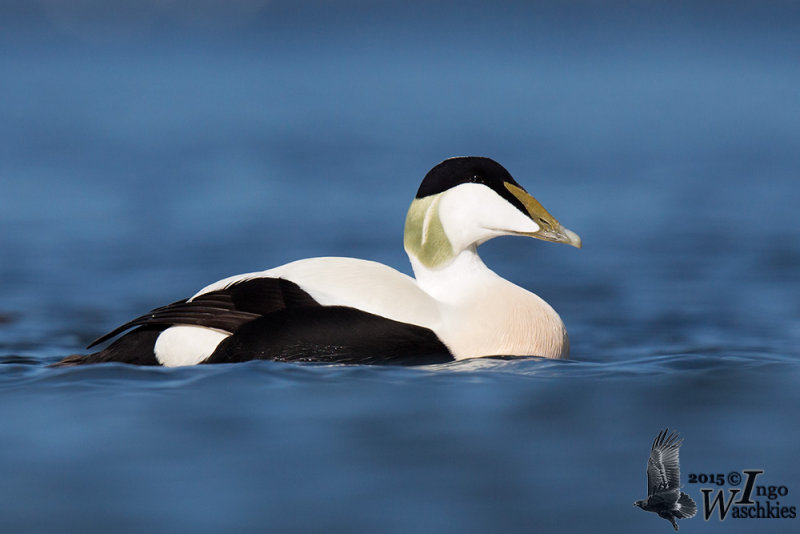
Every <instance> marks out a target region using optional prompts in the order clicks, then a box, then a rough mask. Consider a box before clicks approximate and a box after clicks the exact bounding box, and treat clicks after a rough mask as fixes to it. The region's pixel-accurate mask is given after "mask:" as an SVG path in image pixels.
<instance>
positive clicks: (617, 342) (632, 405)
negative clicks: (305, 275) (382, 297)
mask: <svg viewBox="0 0 800 534" xmlns="http://www.w3.org/2000/svg"><path fill="white" fill-rule="evenodd" d="M95 4H96V6H98V7H96V8H94V7H92V6H95ZM108 5H111V4H103V6H106V7H103V6H100V4H99V3H93V2H73V3H70V5H69V6H67V5H66V4H64V5H63V6H62V5H60V4H59V3H57V2H44V1H42V2H39V3H37V4H30V5H28V6H27V7H26V6H19V7H16V8H12V7H10V6H5V5H4V6H2V7H0V15H3V19H4V20H5V21H13V22H14V23H13V24H10V23H9V24H7V27H6V30H4V32H2V33H0V43H2V44H3V48H4V54H2V56H0V67H1V68H2V71H3V72H4V76H3V83H2V84H0V112H2V115H3V125H4V128H0V177H2V185H3V194H2V195H0V295H2V296H1V297H0V397H1V398H0V421H3V432H0V450H2V451H4V452H3V454H2V456H0V464H2V466H3V477H1V478H0V480H2V482H0V488H2V494H3V495H4V497H5V498H4V501H3V504H1V505H0V528H1V529H2V530H3V531H4V532H6V531H8V532H54V531H59V532H66V531H74V532H106V531H109V530H112V529H113V530H114V531H119V530H130V531H142V530H145V529H148V530H154V529H155V530H186V531H193V532H219V531H239V532H250V531H252V532H263V531H264V530H270V531H281V532H287V531H317V530H323V529H324V530H325V531H328V532H331V531H333V532H337V531H338V532H353V531H369V532H374V531H381V532H387V531H388V532H392V531H396V532H409V531H433V530H437V531H459V532H487V531H509V532H518V531H526V530H541V531H566V530H570V531H573V530H574V531H588V530H590V529H591V530H592V531H600V532H604V531H608V532H618V531H628V530H631V531H633V530H636V531H645V530H646V529H648V528H664V527H665V525H661V526H660V527H659V526H658V525H659V522H660V521H661V520H660V519H658V518H652V517H649V516H646V515H645V514H641V513H636V512H637V511H636V510H635V509H633V508H632V507H631V503H632V502H633V500H635V499H638V498H641V493H642V489H643V488H644V487H645V481H644V466H645V463H646V459H647V454H648V447H649V444H650V442H651V441H652V438H653V436H654V435H655V434H656V433H657V432H658V430H660V429H661V428H663V427H665V426H670V427H674V428H676V429H678V430H679V431H680V432H681V434H682V435H683V436H684V438H685V442H684V446H683V448H682V450H681V459H682V468H683V472H684V473H689V472H691V471H692V470H713V471H717V470H719V471H722V472H728V471H731V470H735V469H742V468H750V467H759V468H762V467H763V468H764V469H766V470H767V473H770V474H771V475H772V476H773V478H772V479H771V480H773V481H774V482H775V483H782V484H786V485H787V486H788V487H789V489H790V492H791V493H790V494H789V496H788V497H787V499H788V501H791V502H788V501H787V503H786V504H787V505H800V502H798V501H792V499H793V498H794V497H793V496H794V495H795V491H796V488H795V486H796V483H794V482H793V481H797V480H800V476H798V475H800V472H798V467H797V464H796V461H795V455H796V450H797V444H798V437H799V436H798V432H797V430H796V427H797V425H796V424H795V419H796V414H795V413H794V407H795V406H797V404H798V400H799V399H798V394H797V391H798V388H797V387H796V385H797V383H798V379H800V376H799V375H800V373H799V372H798V356H800V351H799V350H798V348H797V347H798V346H800V304H798V302H800V301H798V299H797V297H796V296H797V295H798V294H800V291H799V290H800V234H799V232H800V230H798V225H797V215H796V209H795V202H794V201H793V199H795V198H797V197H798V182H797V170H798V169H800V150H798V148H800V134H798V130H797V127H796V126H797V124H800V106H798V105H797V102H796V87H797V86H798V83H800V71H799V70H798V67H797V61H796V58H797V57H798V54H799V53H800V40H798V39H797V32H796V27H797V21H798V13H797V10H796V9H795V8H794V7H792V6H790V5H783V4H780V3H758V4H748V5H744V4H743V5H738V6H727V7H726V10H725V11H724V12H722V11H721V10H720V9H719V8H718V6H716V5H715V4H713V3H704V2H700V3H695V4H692V6H683V7H675V6H673V5H672V4H664V5H663V6H656V5H652V4H649V5H648V9H644V8H640V7H636V6H629V5H623V4H619V5H617V4H609V5H607V6H604V7H603V8H602V9H601V8H599V7H597V6H594V5H591V4H590V3H585V4H584V3H580V2H579V3H577V4H570V7H569V8H567V7H564V5H562V4H560V3H553V4H548V3H537V4H536V5H530V4H529V3H522V2H519V3H518V2H508V3H502V4H501V5H499V6H497V7H495V8H492V9H488V8H486V6H478V5H474V6H473V5H459V6H458V9H456V8H455V7H454V6H453V5H449V4H448V3H447V2H443V3H436V2H434V3H424V4H422V3H420V4H410V5H408V4H406V3H404V4H402V6H400V5H399V4H398V5H394V4H392V3H384V4H381V5H380V6H366V5H361V4H357V5H356V4H353V5H350V4H349V3H336V4H331V3H328V2H310V3H304V4H302V5H299V6H298V5H295V4H291V3H283V2H280V1H277V0H275V1H272V2H255V1H253V2H248V1H240V2H235V3H228V4H226V6H225V7H224V9H223V7H221V6H222V4H218V3H208V2H203V3H199V4H197V3H193V8H192V11H191V13H190V15H191V16H189V15H182V16H178V15H176V13H184V14H186V13H188V12H186V11H181V10H182V9H183V6H185V3H183V2H167V3H163V2H162V3H158V2H140V3H139V4H137V5H136V6H133V5H131V6H129V7H126V9H128V10H134V12H132V13H129V12H128V11H123V10H122V7H119V8H117V7H114V8H108V7H107V6H108ZM113 5H114V6H116V3H115V4H113ZM79 9H86V10H88V11H86V12H82V13H79V12H78V10H79ZM92 9H100V10H101V11H100V12H97V11H92ZM103 9H105V10H106V11H107V13H105V14H103V12H102V10H103ZM98 13H99V14H98ZM243 13H244V14H245V15H244V18H243V15H242V14H243ZM93 17H95V18H93ZM464 154H478V155H487V156H491V157H494V158H495V159H497V160H498V161H500V162H501V163H503V164H504V165H505V166H506V167H507V168H508V169H509V170H510V171H511V172H512V174H513V175H514V176H515V178H516V179H517V180H518V181H519V182H520V183H521V184H523V185H524V186H525V187H526V188H527V189H528V190H530V191H531V192H532V193H533V194H534V195H535V196H536V197H537V198H538V199H539V200H540V201H541V202H542V203H543V204H544V205H545V206H547V208H548V209H549V210H550V211H551V212H552V213H553V214H554V215H556V216H557V217H558V218H559V220H561V221H562V222H563V223H564V224H565V226H567V227H569V228H572V229H574V230H575V231H576V232H578V233H579V234H580V235H581V236H582V237H583V239H584V245H585V248H584V249H582V250H580V251H577V250H574V249H570V248H568V247H558V246H555V245H551V244H547V243H540V242H535V241H532V240H520V239H516V238H508V239H502V240H495V241H493V242H490V243H487V244H486V245H484V246H483V247H482V249H481V250H482V254H483V257H484V259H485V261H486V263H487V264H488V265H489V266H490V267H492V268H493V269H495V270H497V272H498V273H500V274H502V275H503V276H505V277H507V278H509V279H511V280H513V281H514V282H515V283H518V284H520V285H522V286H524V287H526V288H529V289H531V290H533V291H535V292H537V293H538V294H540V295H541V296H542V297H543V298H545V299H546V300H547V301H548V302H550V303H552V304H553V306H554V307H555V308H556V309H557V310H558V311H559V313H560V314H561V315H562V317H563V318H564V320H565V323H566V324H567V327H568V329H569V332H570V338H571V343H572V354H573V359H572V360H570V361H565V362H562V361H546V360H541V359H538V358H528V359H517V360H508V359H481V360H473V361H467V362H456V363H452V364H446V365H440V366H428V367H419V368H380V367H365V366H352V367H349V366H329V365H289V364H276V363H272V362H251V363H246V364H241V365H217V366H202V367H197V368H190V369H160V368H156V369H153V368H131V367H126V366H122V365H102V366H95V367H87V368H65V369H51V368H47V367H46V364H48V363H52V362H54V361H56V360H58V359H59V358H60V357H62V356H64V355H66V354H70V353H75V352H79V351H81V350H82V349H81V347H83V346H84V345H85V344H86V343H88V342H89V341H90V340H92V339H94V338H95V337H96V336H98V335H100V334H102V333H103V332H106V331H108V330H109V329H111V328H113V327H114V326H116V325H118V324H121V323H123V322H125V321H127V320H128V319H130V318H132V317H135V316H138V315H140V314H141V313H143V312H145V311H146V310H148V309H151V308H153V307H154V306H157V305H161V304H164V303H166V302H171V301H174V300H177V299H179V298H183V297H185V296H187V295H190V294H193V293H194V292H195V291H197V290H198V289H199V288H200V287H203V286H205V285H206V284H207V283H209V282H211V281H213V280H216V279H219V278H222V277H224V276H228V275H230V274H233V273H237V272H248V271H253V270H260V269H264V268H267V267H270V266H274V265H277V264H280V263H284V262H287V261H291V260H294V259H298V258H302V257H308V256H323V255H344V256H354V257H362V258H367V259H374V260H377V261H381V262H384V263H387V264H389V265H392V266H394V267H397V268H399V269H401V270H403V271H405V272H409V271H410V268H409V266H408V263H407V259H406V258H405V255H404V253H403V250H402V229H403V221H404V217H405V210H406V209H407V207H408V204H409V203H410V201H411V198H412V197H413V195H414V192H415V191H416V189H417V187H418V185H419V181H420V180H421V178H422V176H423V175H424V173H425V172H426V171H427V170H428V169H429V168H430V167H431V166H432V165H433V164H435V163H437V162H438V161H439V160H441V159H443V158H445V157H447V156H451V155H464ZM792 484H794V485H792ZM688 490H689V492H690V493H691V495H692V496H693V498H695V500H696V501H698V502H700V495H699V491H698V488H696V487H694V486H690V487H688ZM565 496H569V497H565ZM575 502H580V503H582V504H581V511H580V513H578V512H577V511H576V510H575V508H574V506H572V504H573V503H575ZM701 523H702V519H699V518H695V519H692V520H687V521H685V522H684V524H683V526H684V527H685V528H704V529H705V530H709V531H719V532H722V531H723V530H724V531H725V532H752V531H753V528H754V527H753V524H744V523H741V522H740V523H737V522H735V521H733V520H728V521H726V522H725V523H720V522H714V521H710V522H708V523H703V526H702V527H698V526H697V525H699V524H701ZM654 525H655V527H654ZM760 525H761V524H760ZM793 525H794V524H793V523H791V522H790V523H786V522H782V521H778V522H773V523H770V524H769V527H770V532H794V528H793ZM762 526H766V525H762Z"/></svg>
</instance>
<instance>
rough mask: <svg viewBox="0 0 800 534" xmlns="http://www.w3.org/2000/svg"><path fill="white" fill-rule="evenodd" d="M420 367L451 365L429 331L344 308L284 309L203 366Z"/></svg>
mask: <svg viewBox="0 0 800 534" xmlns="http://www.w3.org/2000/svg"><path fill="white" fill-rule="evenodd" d="M254 359H260V360H277V361H287V362H288V361H296V362H297V361H300V362H325V363H351V364H352V363H359V364H385V365H423V364H433V363H444V362H449V361H452V360H453V356H452V355H451V354H450V351H448V350H447V347H445V346H444V344H442V342H441V341H439V338H437V337H436V334H434V333H433V332H432V331H431V330H428V329H427V328H423V327H421V326H416V325H412V324H407V323H401V322H398V321H393V320H391V319H386V318H385V317H380V316H378V315H373V314H371V313H367V312H364V311H361V310H358V309H355V308H350V307H347V306H314V307H302V308H288V309H285V310H281V311H279V312H275V313H271V314H270V315H267V316H265V317H261V318H259V319H256V320H254V321H252V322H250V323H247V324H246V325H244V326H242V327H241V328H240V329H239V330H238V331H237V332H236V334H234V335H233V336H231V337H229V338H227V339H225V340H224V341H223V342H222V343H220V344H219V347H217V350H216V351H215V352H214V354H212V355H211V356H210V357H209V358H208V360H206V362H205V363H230V362H240V361H246V360H254Z"/></svg>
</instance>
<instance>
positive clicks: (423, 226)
mask: <svg viewBox="0 0 800 534" xmlns="http://www.w3.org/2000/svg"><path fill="white" fill-rule="evenodd" d="M441 198H442V197H441V194H439V195H430V196H427V197H424V198H417V199H414V201H413V202H412V203H411V207H409V208H408V215H407V216H406V229H405V235H404V237H403V244H404V245H405V247H406V251H408V252H409V253H410V254H413V255H414V256H415V257H416V258H417V259H418V260H419V261H420V262H421V263H422V264H423V265H425V266H426V267H438V266H439V265H442V264H443V263H445V262H447V261H450V260H451V259H453V255H454V253H453V245H452V244H451V243H450V240H449V239H447V234H445V233H444V227H443V226H442V221H441V220H440V219H439V201H440V200H441Z"/></svg>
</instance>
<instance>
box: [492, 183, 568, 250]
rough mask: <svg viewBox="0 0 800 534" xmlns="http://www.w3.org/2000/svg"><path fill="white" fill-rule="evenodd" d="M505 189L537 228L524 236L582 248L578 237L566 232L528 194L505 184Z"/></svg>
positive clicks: (519, 188)
mask: <svg viewBox="0 0 800 534" xmlns="http://www.w3.org/2000/svg"><path fill="white" fill-rule="evenodd" d="M506 188H507V189H508V190H509V191H510V192H511V194H512V195H514V196H515V197H516V198H517V199H518V200H519V201H520V202H522V205H523V206H525V210H526V211H527V212H528V215H529V216H530V218H531V220H533V222H535V223H536V225H537V226H538V227H539V230H538V231H536V232H530V233H526V234H524V235H527V236H529V237H535V238H536V239H543V240H544V241H552V242H553V243H564V244H567V245H572V246H573V247H576V248H581V247H582V246H583V243H582V242H581V238H580V236H579V235H578V234H576V233H575V232H573V231H572V230H567V229H566V228H564V227H563V226H561V223H560V222H558V221H557V220H556V218H555V217H553V216H552V215H550V213H549V212H548V211H547V210H546V209H544V207H543V206H542V205H541V204H540V203H539V201H538V200H536V199H535V198H533V196H531V194H530V193H528V192H527V191H525V190H524V189H522V188H521V187H517V186H515V185H513V184H509V183H507V184H506Z"/></svg>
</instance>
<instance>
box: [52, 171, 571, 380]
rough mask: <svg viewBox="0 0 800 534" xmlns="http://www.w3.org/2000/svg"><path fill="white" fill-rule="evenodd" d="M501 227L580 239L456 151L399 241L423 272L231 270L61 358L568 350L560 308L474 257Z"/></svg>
mask: <svg viewBox="0 0 800 534" xmlns="http://www.w3.org/2000/svg"><path fill="white" fill-rule="evenodd" d="M503 235H518V236H528V237H535V238H537V239H543V240H545V241H553V242H556V243H566V244H569V245H572V246H574V247H578V248H580V246H581V240H580V238H579V237H578V236H577V234H575V233H573V232H571V231H569V230H567V229H566V228H564V227H563V226H561V224H560V223H559V222H558V221H557V220H556V219H555V218H553V216H552V215H550V214H549V213H548V212H547V211H546V210H545V209H544V208H543V207H542V205H541V204H539V202H537V201H536V199H534V198H533V197H532V196H531V195H530V194H528V192H527V191H525V189H523V188H522V186H521V185H519V184H518V183H517V182H516V181H515V180H514V178H512V177H511V175H510V174H509V173H508V171H507V170H506V169H504V168H503V167H502V166H501V165H500V164H498V163H497V162H495V161H493V160H491V159H489V158H483V157H460V158H451V159H448V160H445V161H443V162H442V163H440V164H438V165H436V166H435V167H434V168H433V169H431V170H430V172H428V174H427V175H426V176H425V179H424V180H423V181H422V184H421V185H420V187H419V191H417V196H416V198H415V199H414V200H413V202H412V203H411V207H410V208H409V210H408V216H407V217H406V225H405V236H404V244H405V249H406V252H407V253H408V257H409V259H410V260H411V266H412V267H413V269H414V276H415V278H411V277H409V276H407V275H405V274H403V273H400V272H399V271H396V270H394V269H392V268H391V267H387V266H386V265H382V264H380V263H376V262H373V261H367V260H358V259H353V258H311V259H305V260H299V261H295V262H293V263H289V264H286V265H282V266H280V267H275V268H274V269H269V270H266V271H261V272H255V273H248V274H241V275H238V276H232V277H230V278H226V279H224V280H220V281H219V282H215V283H213V284H211V285H209V286H207V287H205V288H203V289H201V290H200V291H199V292H198V293H196V294H195V295H194V296H193V297H191V298H188V299H184V300H179V301H177V302H174V303H172V304H169V305H167V306H163V307H161V308H156V309H154V310H153V311H151V312H150V313H148V314H146V315H142V316H141V317H138V318H136V319H134V320H132V321H130V322H128V323H125V324H124V325H122V326H120V327H119V328H117V329H115V330H113V331H111V332H109V333H108V334H106V335H104V336H102V337H100V338H98V339H97V340H95V341H94V342H93V343H92V344H91V345H89V348H91V347H94V346H95V345H98V344H100V343H103V342H105V341H108V340H110V339H112V338H115V337H117V336H119V335H120V334H123V333H124V332H126V331H128V330H130V331H129V332H127V333H125V334H124V335H122V336H121V337H119V338H118V339H117V340H116V341H114V342H113V343H111V344H110V345H109V346H108V347H106V348H105V349H103V350H101V351H99V352H95V353H93V354H89V355H86V356H82V355H74V356H69V357H67V358H65V359H64V360H62V361H61V362H59V365H79V364H86V363H97V362H110V361H115V362H125V363H131V364H141V365H164V366H167V367H176V366H182V365H195V364H199V363H221V362H239V361H245V360H255V359H266V360H278V361H303V362H336V363H371V364H405V365H415V364H427V363H440V362H446V361H452V360H462V359H465V358H475V357H480V356H495V355H504V356H542V357H545V358H566V357H567V356H568V354H569V340H568V338H567V331H566V329H565V328H564V323H563V322H562V321H561V318H560V317H559V316H558V314H557V313H556V312H555V311H554V310H553V308H551V307H550V306H549V305H548V304H547V303H546V302H545V301H544V300H542V299H541V298H539V297H538V296H536V295H534V294H533V293H531V292H530V291H527V290H525V289H523V288H521V287H518V286H516V285H514V284H512V283H511V282H509V281H508V280H505V279H503V278H501V277H500V276H498V275H497V274H495V273H494V272H492V271H491V270H490V269H489V268H488V267H486V265H484V263H483V261H481V258H480V256H478V250H477V248H478V245H480V244H481V243H484V242H486V241H488V240H489V239H492V238H493V237H497V236H503ZM131 329H133V330H131Z"/></svg>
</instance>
